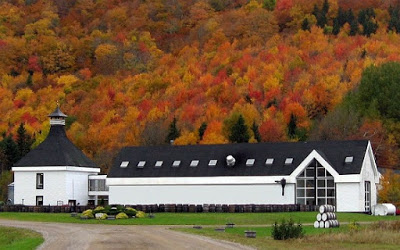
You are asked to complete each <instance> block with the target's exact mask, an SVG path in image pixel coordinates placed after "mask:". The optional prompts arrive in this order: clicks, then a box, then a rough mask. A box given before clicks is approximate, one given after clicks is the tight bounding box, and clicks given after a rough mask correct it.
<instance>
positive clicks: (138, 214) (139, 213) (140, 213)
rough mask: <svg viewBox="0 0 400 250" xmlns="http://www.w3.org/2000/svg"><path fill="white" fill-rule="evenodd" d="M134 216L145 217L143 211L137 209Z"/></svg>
mask: <svg viewBox="0 0 400 250" xmlns="http://www.w3.org/2000/svg"><path fill="white" fill-rule="evenodd" d="M135 217H136V218H144V217H146V213H145V212H143V211H138V212H137V213H136V215H135Z"/></svg>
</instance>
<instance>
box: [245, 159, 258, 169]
mask: <svg viewBox="0 0 400 250" xmlns="http://www.w3.org/2000/svg"><path fill="white" fill-rule="evenodd" d="M255 161H256V160H255V159H247V161H246V166H247V167H251V166H254V162H255Z"/></svg>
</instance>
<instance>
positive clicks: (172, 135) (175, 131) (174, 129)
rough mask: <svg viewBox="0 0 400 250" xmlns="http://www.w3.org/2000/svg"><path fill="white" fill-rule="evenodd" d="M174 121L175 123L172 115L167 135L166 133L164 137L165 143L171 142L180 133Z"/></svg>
mask: <svg viewBox="0 0 400 250" xmlns="http://www.w3.org/2000/svg"><path fill="white" fill-rule="evenodd" d="M176 123H177V120H176V118H175V117H174V119H173V120H172V122H171V123H170V124H169V128H168V135H167V137H166V139H165V142H166V143H171V142H173V141H174V140H175V139H176V138H178V137H179V136H180V135H181V133H180V131H179V129H178V127H177V125H176Z"/></svg>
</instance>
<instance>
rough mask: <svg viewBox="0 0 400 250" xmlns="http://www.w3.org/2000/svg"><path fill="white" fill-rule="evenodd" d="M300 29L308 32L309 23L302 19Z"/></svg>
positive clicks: (306, 19)
mask: <svg viewBox="0 0 400 250" xmlns="http://www.w3.org/2000/svg"><path fill="white" fill-rule="evenodd" d="M301 29H302V30H308V31H310V22H309V21H308V18H304V20H303V22H302V23H301Z"/></svg>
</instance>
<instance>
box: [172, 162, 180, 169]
mask: <svg viewBox="0 0 400 250" xmlns="http://www.w3.org/2000/svg"><path fill="white" fill-rule="evenodd" d="M179 165H181V161H174V163H172V166H173V167H174V168H177V167H179Z"/></svg>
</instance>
